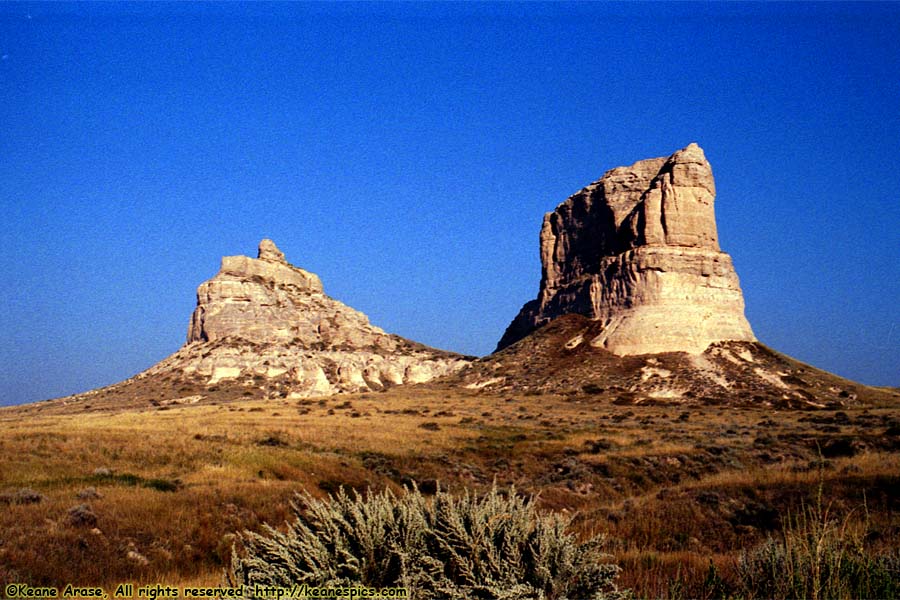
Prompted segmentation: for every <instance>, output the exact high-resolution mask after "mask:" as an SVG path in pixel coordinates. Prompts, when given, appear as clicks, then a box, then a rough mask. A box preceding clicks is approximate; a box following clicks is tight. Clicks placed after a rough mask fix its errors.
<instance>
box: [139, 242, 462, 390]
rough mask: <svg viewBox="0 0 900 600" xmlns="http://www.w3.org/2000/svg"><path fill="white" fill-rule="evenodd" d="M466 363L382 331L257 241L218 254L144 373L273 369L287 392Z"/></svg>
mask: <svg viewBox="0 0 900 600" xmlns="http://www.w3.org/2000/svg"><path fill="white" fill-rule="evenodd" d="M466 364H468V361H467V360H466V359H464V358H463V357H462V356H460V355H457V354H453V353H450V352H444V351H441V350H435V349H434V348H429V347H427V346H424V345H422V344H417V343H415V342H411V341H409V340H406V339H404V338H402V337H400V336H396V335H392V334H388V333H385V332H384V331H383V330H382V329H380V328H378V327H376V326H374V325H372V324H371V323H369V319H368V317H367V316H366V315H364V314H363V313H361V312H359V311H357V310H354V309H352V308H350V307H349V306H347V305H345V304H343V303H341V302H338V301H337V300H335V299H333V298H330V297H329V296H327V295H326V294H325V293H324V291H323V289H322V282H321V281H320V280H319V278H318V277H317V276H316V275H314V274H313V273H309V272H307V271H304V270H303V269H300V268H298V267H295V266H293V265H291V264H289V263H288V262H287V261H286V260H285V258H284V254H283V253H282V252H281V251H280V250H279V249H278V247H277V246H276V245H275V244H274V243H273V242H272V241H271V240H263V241H262V242H261V243H260V245H259V253H258V258H256V259H253V258H249V257H247V256H226V257H224V258H223V259H222V268H221V269H220V270H219V273H218V274H216V276H215V277H213V278H212V279H210V280H209V281H205V282H204V283H202V284H200V287H199V288H198V289H197V308H196V309H195V310H194V313H193V315H192V316H191V321H190V324H189V326H188V335H187V344H186V345H185V346H184V347H183V348H182V349H181V350H179V351H178V352H177V353H175V354H174V355H172V356H170V357H169V358H167V359H166V360H164V361H163V362H161V363H159V364H158V365H156V366H154V367H153V368H151V369H150V370H148V371H146V372H145V373H146V374H154V373H160V372H163V371H165V372H171V371H177V372H180V373H181V374H183V375H185V376H190V377H194V378H196V377H198V376H199V377H202V378H204V379H205V380H206V381H207V383H209V384H210V385H211V384H215V383H218V382H219V381H221V380H224V379H239V378H254V377H255V378H268V379H271V378H279V379H280V380H283V381H287V382H289V383H290V389H291V394H292V395H293V396H313V395H328V394H334V393H338V392H344V391H364V390H380V389H384V388H385V387H388V386H391V385H400V384H404V383H422V382H426V381H430V380H431V379H434V378H435V377H440V376H443V375H446V374H449V373H452V372H454V371H455V370H458V369H460V368H462V367H464V366H465V365H466Z"/></svg>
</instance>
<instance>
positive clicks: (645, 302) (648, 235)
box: [497, 144, 755, 355]
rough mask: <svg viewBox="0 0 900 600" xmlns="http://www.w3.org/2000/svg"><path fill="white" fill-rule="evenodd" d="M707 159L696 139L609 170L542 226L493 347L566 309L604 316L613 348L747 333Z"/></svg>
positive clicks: (638, 348)
mask: <svg viewBox="0 0 900 600" xmlns="http://www.w3.org/2000/svg"><path fill="white" fill-rule="evenodd" d="M715 193H716V192H715V183H714V181H713V175H712V169H711V167H710V165H709V163H708V162H707V160H706V157H705V155H704V154H703V150H702V149H701V148H700V147H699V146H698V145H697V144H691V145H689V146H688V147H687V148H684V149H682V150H679V151H678V152H676V153H674V154H673V155H672V156H670V157H668V158H665V157H663V158H653V159H648V160H642V161H639V162H637V163H635V164H633V165H632V166H630V167H619V168H616V169H613V170H611V171H608V172H607V173H606V174H605V175H604V176H603V177H602V178H601V179H599V180H598V181H596V182H594V183H592V184H590V185H589V186H587V187H585V188H584V189H582V190H580V191H579V192H577V193H576V194H574V195H573V196H571V197H570V198H569V199H567V200H566V201H565V202H563V203H562V204H560V205H559V206H558V207H557V208H556V210H555V211H553V212H552V213H549V214H547V215H545V217H544V222H543V226H542V227H541V236H540V247H541V265H542V274H541V284H540V292H539V294H538V297H537V299H536V300H533V301H531V302H529V303H527V304H526V305H525V306H524V307H522V310H521V311H520V312H519V314H518V316H516V318H515V319H514V320H513V322H512V323H511V324H510V325H509V327H508V328H507V330H506V332H505V333H504V335H503V337H502V339H501V340H500V342H499V344H498V345H497V349H498V350H500V349H503V348H505V347H506V346H509V345H510V344H513V343H515V342H516V341H518V340H520V339H522V338H523V337H525V336H526V335H528V334H529V333H531V332H532V331H534V330H535V329H537V328H538V327H541V326H542V325H544V324H546V323H548V322H549V321H551V320H553V319H555V318H557V317H559V316H562V315H565V314H570V313H575V314H581V315H584V316H586V317H588V318H590V319H593V320H596V321H599V322H600V323H601V324H602V328H601V330H600V332H599V333H598V334H597V335H596V336H595V337H594V338H593V339H591V340H590V344H592V345H593V346H596V347H600V348H604V349H607V350H609V351H611V352H613V353H615V354H618V355H633V354H651V353H660V352H673V351H684V352H689V353H693V354H698V353H701V352H703V351H704V350H705V349H706V348H707V347H708V346H709V345H710V344H711V343H713V342H717V341H724V340H733V341H753V340H755V338H754V336H753V332H752V330H751V329H750V325H749V323H748V322H747V320H746V318H745V317H744V300H743V296H742V294H741V289H740V285H739V283H738V278H737V275H736V273H735V271H734V267H733V266H732V263H731V257H730V256H728V255H727V254H725V253H724V252H722V251H721V250H720V249H719V242H718V236H717V232H716V222H715V213H714V208H713V201H714V199H715Z"/></svg>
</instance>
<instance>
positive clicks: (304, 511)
mask: <svg viewBox="0 0 900 600" xmlns="http://www.w3.org/2000/svg"><path fill="white" fill-rule="evenodd" d="M293 509H294V512H295V514H296V517H297V518H296V520H295V521H294V522H293V523H292V524H290V525H289V528H288V530H287V531H286V532H284V533H282V532H279V531H277V530H275V529H273V528H271V527H266V529H265V532H264V534H262V535H261V534H254V533H250V532H245V533H244V534H243V535H242V536H241V539H240V543H239V544H237V545H236V546H235V549H234V552H233V557H232V564H231V567H230V570H229V571H228V573H227V574H226V575H227V578H228V583H229V584H230V585H232V586H239V585H250V586H253V585H256V584H260V585H274V586H284V587H287V586H290V585H292V584H303V583H306V584H308V585H310V586H316V587H351V586H360V585H361V586H367V587H375V588H380V587H405V588H406V589H407V590H408V591H409V594H410V597H411V598H415V599H417V600H429V599H432V598H435V599H436V598H442V599H443V598H452V599H470V598H483V599H497V600H499V599H509V600H512V599H516V600H519V599H523V600H524V599H535V600H537V599H546V600H552V599H564V598H573V599H574V598H578V599H588V598H590V599H595V600H601V599H607V598H619V597H622V596H623V594H621V593H620V592H619V591H618V590H617V589H616V586H615V584H614V579H615V577H616V575H617V574H618V571H619V568H618V567H617V566H615V565H613V564H610V563H609V562H608V559H609V557H608V556H607V555H606V554H603V553H602V552H601V544H602V539H601V538H599V537H597V538H593V539H591V540H588V541H586V542H579V541H578V540H576V539H575V537H574V536H572V535H571V534H569V533H568V532H567V527H568V525H569V520H568V519H566V518H564V517H562V516H560V515H558V514H553V513H551V514H541V513H539V512H538V511H537V509H536V507H535V504H534V499H533V498H531V499H523V498H521V497H519V496H517V495H516V493H515V490H511V491H510V492H509V493H506V494H504V493H501V492H500V491H498V490H497V488H496V486H495V487H494V489H493V490H492V491H491V492H490V493H489V494H487V495H486V496H484V497H477V496H474V495H470V494H469V493H466V494H465V495H464V496H456V497H454V496H451V495H450V494H448V493H446V492H444V491H441V490H438V491H437V493H436V495H435V496H434V497H433V498H431V499H428V498H426V497H424V496H423V495H422V494H421V493H420V492H419V491H418V490H417V489H415V488H413V489H412V490H408V491H407V492H406V493H405V494H402V495H400V496H396V495H394V494H393V493H392V492H390V491H385V492H382V493H378V494H374V493H370V494H369V495H368V496H366V497H363V496H361V495H359V494H354V496H353V497H351V496H349V495H348V494H347V493H346V492H345V491H344V490H343V489H342V490H341V491H340V492H339V493H338V494H337V495H336V496H333V497H329V499H328V500H316V499H313V498H312V497H311V496H309V495H304V496H299V503H298V504H295V505H294V506H293Z"/></svg>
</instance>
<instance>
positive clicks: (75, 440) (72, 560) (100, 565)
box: [0, 388, 900, 597]
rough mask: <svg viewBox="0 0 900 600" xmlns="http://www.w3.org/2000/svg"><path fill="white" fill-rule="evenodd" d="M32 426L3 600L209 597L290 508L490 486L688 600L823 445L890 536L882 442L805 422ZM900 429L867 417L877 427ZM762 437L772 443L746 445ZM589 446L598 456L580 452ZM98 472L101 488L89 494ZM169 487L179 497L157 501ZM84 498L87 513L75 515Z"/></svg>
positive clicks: (516, 419)
mask: <svg viewBox="0 0 900 600" xmlns="http://www.w3.org/2000/svg"><path fill="white" fill-rule="evenodd" d="M685 411H689V413H690V414H689V417H688V418H687V419H684V418H682V413H683V412H685ZM48 412H52V411H51V410H49V409H48V410H45V411H42V412H41V413H36V412H35V411H33V410H31V411H30V412H27V414H26V411H25V409H18V410H17V409H4V410H0V492H4V491H6V492H14V491H16V490H18V489H21V488H30V489H33V490H34V491H36V492H37V493H39V494H41V495H43V496H44V497H45V499H44V500H43V501H42V502H39V503H36V504H15V503H13V504H9V505H8V506H2V509H3V510H0V541H2V544H0V584H5V583H8V582H11V581H27V582H28V583H31V584H32V585H39V584H45V585H62V584H65V583H69V582H71V583H81V584H85V585H87V584H94V585H104V586H112V585H115V584H116V583H119V582H122V581H131V582H135V583H155V582H160V583H168V584H170V585H191V584H198V585H200V584H203V585H206V584H210V585H212V584H217V583H220V577H221V572H222V568H223V565H224V563H225V561H227V560H228V557H229V552H230V547H231V543H232V541H233V539H234V534H235V533H238V532H240V531H242V530H244V529H258V528H259V527H260V526H261V525H262V523H264V522H268V523H272V524H274V525H279V524H281V523H283V522H284V520H285V519H286V518H287V517H288V513H289V510H288V502H289V500H290V499H291V497H292V495H293V493H294V492H296V491H304V490H305V491H309V492H310V493H312V494H314V495H317V496H322V495H324V494H326V493H327V492H330V491H334V490H336V489H337V487H338V486H340V485H344V486H349V487H353V488H356V489H358V490H362V491H364V490H365V489H366V488H374V489H380V488H383V487H391V488H394V489H398V490H399V489H400V488H401V486H402V484H404V483H407V482H409V481H411V480H413V479H414V480H417V481H419V482H421V481H423V480H425V479H434V480H437V481H440V484H441V486H442V487H445V488H448V489H450V490H451V491H461V490H463V489H467V488H473V489H476V490H484V489H486V488H488V487H489V486H490V484H491V482H492V481H493V480H495V479H496V480H497V481H498V483H499V484H501V485H508V484H515V485H516V487H517V488H518V489H520V490H521V491H523V492H525V493H539V494H540V502H541V505H542V506H543V507H545V508H552V509H556V510H564V511H567V512H568V513H569V514H572V515H574V516H575V526H576V527H577V528H578V529H579V530H581V531H583V532H588V531H592V532H598V531H599V532H605V533H607V534H608V535H609V536H610V548H611V550H612V551H613V552H614V553H615V555H616V559H617V560H618V561H619V563H620V564H621V565H622V566H623V567H624V568H625V574H623V579H622V583H623V584H624V585H627V586H629V587H634V588H635V589H636V591H637V592H638V594H639V595H649V596H654V597H664V596H667V595H669V586H670V584H671V583H672V582H673V581H676V580H678V578H679V577H680V578H681V584H680V585H682V586H688V588H686V589H694V590H695V591H697V590H699V589H700V588H690V586H692V585H700V584H699V583H697V582H698V581H700V580H702V579H703V578H704V577H705V572H706V569H707V568H708V565H709V561H710V560H713V562H714V563H715V564H716V565H717V566H720V567H721V569H722V570H723V572H724V573H726V574H727V564H726V563H727V562H728V557H733V556H734V555H735V553H736V552H738V551H739V550H740V549H741V548H745V547H752V546H753V545H755V544H758V543H759V542H760V541H762V540H763V539H764V537H765V536H766V535H767V534H768V533H770V532H771V531H773V530H772V529H769V528H768V527H769V526H770V525H772V524H771V523H763V522H761V521H760V522H759V523H756V524H755V525H754V524H753V521H752V520H753V518H755V517H754V516H753V515H754V514H755V513H754V512H753V511H761V512H760V514H763V513H765V510H763V509H766V510H768V509H772V510H775V511H778V512H783V511H786V510H789V509H791V508H792V507H793V506H797V505H798V503H799V502H800V501H802V500H803V498H805V497H808V495H809V494H811V493H814V491H815V488H816V485H817V482H818V481H819V477H820V476H819V473H818V471H817V470H816V469H815V468H813V469H810V468H808V465H809V463H810V461H815V460H816V450H815V443H813V442H814V441H817V440H822V441H823V442H824V441H827V439H829V438H828V436H830V435H839V436H849V437H851V438H853V439H859V440H861V443H863V444H864V445H867V446H866V447H868V448H869V450H868V451H864V452H861V453H859V454H856V455H855V456H848V457H843V458H835V459H832V460H829V461H828V465H829V467H828V469H826V470H825V471H823V473H824V480H825V483H826V485H827V486H831V488H832V489H833V491H834V493H835V494H838V495H839V496H840V497H841V498H843V500H844V506H847V507H849V506H851V505H858V500H859V498H860V497H861V494H863V493H866V494H868V495H867V499H868V500H871V501H870V503H869V506H868V508H869V510H870V511H871V512H872V513H873V515H874V517H873V518H874V520H876V521H877V522H878V523H879V524H880V526H883V527H882V530H883V531H884V532H890V531H900V527H898V525H900V522H898V521H900V516H898V515H897V514H895V513H893V512H891V511H890V509H888V507H887V506H886V504H885V502H886V501H885V500H884V494H885V493H886V492H885V489H886V488H885V486H890V485H896V484H897V483H900V481H898V479H900V475H898V474H900V453H897V452H894V451H892V450H891V449H889V448H887V447H878V444H882V445H883V440H881V439H879V435H880V433H881V431H882V430H883V429H878V428H875V429H873V428H872V427H871V426H869V425H864V424H857V423H852V424H850V425H846V426H841V428H840V431H838V432H832V433H828V432H824V431H823V430H822V429H821V428H820V427H818V426H817V425H815V424H811V423H809V422H801V421H799V419H800V418H801V417H802V416H803V415H808V414H810V413H781V414H779V415H777V417H778V423H777V424H776V425H775V426H771V425H766V426H765V427H761V426H760V425H759V424H760V422H763V421H766V420H767V419H769V418H770V417H771V416H772V415H771V414H770V413H769V412H766V411H761V410H760V411H757V410H752V409H742V410H735V411H730V410H728V409H727V408H723V407H711V408H696V407H694V408H690V409H686V408H685V407H682V406H677V407H665V406H647V407H634V406H631V407H619V406H614V405H610V404H607V403H602V402H597V401H591V400H589V399H578V400H573V398H571V397H564V396H518V395H517V396H500V397H497V396H491V395H488V394H478V393H474V392H472V393H469V392H460V391H448V390H440V389H429V388H413V389H412V390H402V389H401V390H395V391H391V392H388V393H385V394H359V395H348V396H339V397H331V398H325V399H307V400H299V401H298V400H285V399H272V400H259V399H247V400H242V401H237V402H233V403H228V404H220V405H211V404H203V403H201V404H197V405H191V406H172V407H167V408H166V410H156V409H154V410H119V411H112V410H98V411H96V412H84V413H78V414H70V415H64V414H63V415H52V414H47V413H48ZM851 412H852V411H851ZM858 412H859V411H857V413H858ZM857 413H853V414H852V415H851V416H853V417H856V416H857ZM898 415H900V411H897V410H889V409H879V410H872V411H869V412H868V413H867V417H868V418H870V422H874V423H881V422H885V420H886V419H887V420H889V419H893V418H897V416H898ZM872 419H875V420H874V421H872ZM423 425H424V426H425V427H423ZM727 430H731V431H732V433H730V434H728V433H726V431H727ZM779 433H781V434H785V435H788V436H793V437H786V438H785V439H784V440H781V439H780V438H779V437H778V436H777V435H775V434H779ZM760 435H770V436H772V440H773V441H771V442H766V444H763V445H760V444H754V440H755V439H756V438H757V437H758V436H760ZM798 436H799V437H798ZM598 440H600V441H603V442H606V443H607V444H608V445H609V446H608V448H607V447H605V446H604V447H602V448H598V447H593V448H592V446H591V445H592V444H593V443H595V442H597V441H598ZM101 468H102V469H109V470H110V471H111V472H112V476H110V477H105V478H104V477H100V476H97V475H95V470H96V469H101ZM169 484H171V485H172V486H174V487H175V488H176V489H175V491H160V489H159V487H160V486H162V487H165V486H166V485H169ZM154 486H156V487H154ZM87 487H95V488H96V489H97V490H98V491H99V492H100V493H101V494H102V498H99V499H87V500H83V499H79V498H77V497H76V495H77V494H78V492H79V491H82V490H84V489H85V488H87ZM704 494H706V496H703V495H704ZM710 494H713V495H715V496H716V498H717V499H715V500H714V501H713V500H708V499H705V498H707V497H712V496H710ZM804 494H805V495H804ZM879 494H880V495H879ZM82 503H86V504H89V505H90V507H91V510H92V511H93V512H94V513H95V514H96V516H97V522H96V524H94V525H93V526H84V525H73V524H72V523H70V522H68V519H67V512H68V510H69V509H70V508H72V507H73V506H76V505H78V504H82ZM854 503H856V504H854ZM745 513H746V514H745ZM766 514H767V513H766ZM746 515H749V516H746ZM760 518H761V517H760ZM748 519H749V521H748ZM745 521H747V522H746V523H745ZM772 526H774V527H777V519H776V520H775V521H774V525H772ZM892 527H893V529H891V528H892ZM94 529H96V530H98V531H99V532H97V531H93V530H94ZM891 540H893V541H891ZM897 541H898V540H896V539H895V538H890V539H888V540H887V542H886V543H896V542H897ZM129 552H133V553H137V554H139V555H140V556H141V557H143V558H144V559H145V560H146V564H143V563H142V561H140V560H135V559H134V558H129ZM698 593H699V592H698Z"/></svg>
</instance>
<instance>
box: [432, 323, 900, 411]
mask: <svg viewBox="0 0 900 600" xmlns="http://www.w3.org/2000/svg"><path fill="white" fill-rule="evenodd" d="M603 328H604V324H603V323H602V322H600V321H594V320H591V319H588V318H587V317H584V316H582V315H577V314H569V315H565V316H562V317H560V318H558V319H555V320H553V321H552V322H551V323H549V324H548V325H546V326H544V327H541V328H540V329H538V330H537V331H535V332H533V333H532V334H531V335H528V336H527V337H525V338H524V339H522V340H520V341H518V342H516V343H515V344H513V345H511V346H509V347H507V348H505V349H504V350H501V351H499V352H496V353H495V354H492V355H491V356H488V357H485V358H482V359H480V360H477V361H475V362H474V363H473V364H472V365H471V366H470V367H469V368H468V369H466V370H464V371H462V372H460V373H458V374H456V375H453V376H451V377H450V378H448V380H445V382H446V383H450V384H452V385H460V386H463V387H465V388H467V389H470V390H481V391H483V392H485V393H486V394H498V393H499V394H526V395H540V394H562V395H565V396H570V397H571V398H572V400H573V401H578V402H581V401H587V400H591V401H594V400H597V401H610V402H613V403H615V404H621V405H681V404H684V405H697V404H728V405H730V406H736V405H737V406H740V405H746V406H754V407H760V406H763V407H771V408H793V409H823V408H831V409H836V408H843V407H848V406H854V405H879V404H880V405H885V406H896V405H897V403H898V402H900V392H898V390H896V389H888V388H874V387H870V386H866V385H862V384H859V383H856V382H853V381H850V380H848V379H844V378H842V377H838V376H836V375H832V374H831V373H827V372H825V371H821V370H819V369H816V368H814V367H811V366H809V365H806V364H803V363H801V362H799V361H796V360H794V359H792V358H790V357H789V356H785V355H783V354H780V353H778V352H776V351H774V350H772V349H770V348H768V347H766V346H764V345H763V344H760V343H759V342H750V341H723V342H715V343H713V344H711V345H710V346H709V347H708V348H707V349H706V350H705V351H704V352H702V353H699V354H690V353H687V352H663V353H656V354H643V355H638V356H617V355H615V354H613V353H612V352H609V351H608V350H606V349H604V348H602V347H598V346H597V345H594V344H591V343H590V341H591V340H592V339H596V338H597V336H599V335H602V333H603Z"/></svg>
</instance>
